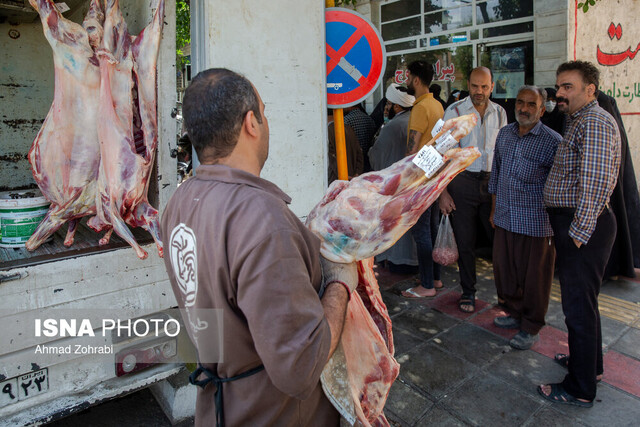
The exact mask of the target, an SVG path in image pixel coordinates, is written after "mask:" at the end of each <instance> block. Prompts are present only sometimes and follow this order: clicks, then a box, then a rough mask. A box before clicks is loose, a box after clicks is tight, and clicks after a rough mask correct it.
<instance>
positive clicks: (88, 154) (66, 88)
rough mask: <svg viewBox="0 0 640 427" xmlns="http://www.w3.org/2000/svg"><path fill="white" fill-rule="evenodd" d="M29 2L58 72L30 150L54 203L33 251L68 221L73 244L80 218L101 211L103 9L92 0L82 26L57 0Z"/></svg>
mask: <svg viewBox="0 0 640 427" xmlns="http://www.w3.org/2000/svg"><path fill="white" fill-rule="evenodd" d="M30 3H31V5H32V6H33V8H34V9H35V10H37V11H38V13H39V15H40V19H41V20H42V26H43V27H44V34H45V37H46V38H47V40H48V41H49V44H50V45H51V47H52V49H53V63H54V72H55V89H54V96H53V104H52V105H51V109H50V110H49V113H48V114H47V117H46V118H45V120H44V123H43V125H42V128H41V129H40V131H39V132H38V135H37V136H36V138H35V140H34V141H33V145H32V147H31V150H29V155H28V157H29V163H31V169H32V172H33V177H34V179H35V181H36V183H37V184H38V187H40V190H41V191H42V194H43V195H44V196H45V197H46V198H47V200H49V201H50V202H51V206H50V208H49V212H48V213H47V215H46V216H45V218H44V219H43V220H42V222H41V223H40V225H39V226H38V227H37V228H36V230H35V231H34V234H33V235H32V236H31V238H30V239H29V240H28V241H27V243H26V248H27V249H28V250H30V251H32V250H35V249H36V248H37V247H39V246H40V245H41V244H42V243H43V242H44V241H45V240H47V238H49V236H51V235H52V234H53V233H55V231H56V230H58V229H59V228H60V227H61V226H62V224H64V223H65V222H67V221H69V228H68V231H67V236H66V238H65V241H64V244H65V245H67V246H69V245H71V244H72V243H73V237H74V233H75V230H76V225H77V221H78V220H79V219H80V218H81V217H83V216H85V215H93V214H95V212H96V210H95V196H96V180H97V177H98V175H97V173H98V168H99V164H100V146H99V144H98V133H97V117H98V105H97V102H96V100H97V99H98V96H99V92H100V69H99V67H98V59H97V57H96V56H95V52H94V49H96V48H97V47H98V46H99V45H100V43H101V41H102V25H103V22H104V13H103V10H102V7H101V5H100V1H99V0H92V1H91V5H90V7H89V12H88V13H87V16H86V18H85V19H84V21H83V23H82V26H81V25H78V24H76V23H74V22H71V21H69V20H67V19H65V18H64V17H63V16H62V14H61V13H60V12H59V11H58V9H57V8H56V7H55V5H54V3H53V1H52V0H30Z"/></svg>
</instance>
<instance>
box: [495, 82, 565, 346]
mask: <svg viewBox="0 0 640 427" xmlns="http://www.w3.org/2000/svg"><path fill="white" fill-rule="evenodd" d="M546 97H547V94H546V92H545V90H544V89H540V88H538V87H536V86H523V87H521V88H520V90H519V91H518V95H517V97H516V106H515V113H516V121H517V123H510V124H508V125H507V126H505V127H503V128H502V129H500V132H499V133H498V137H497V139H496V146H495V149H494V152H493V165H492V167H491V178H490V179H489V193H491V194H492V195H493V196H492V197H493V204H492V209H491V216H490V221H491V225H493V227H494V228H495V235H494V239H493V275H494V277H495V282H496V289H497V290H498V295H501V297H502V298H503V300H504V303H503V305H504V307H505V309H506V311H507V313H508V315H507V316H498V317H496V318H495V319H493V323H494V324H495V325H496V326H498V327H501V328H506V329H519V332H518V333H517V334H516V335H515V336H514V337H513V338H512V339H511V341H509V344H510V345H511V347H513V348H516V349H519V350H527V349H529V348H531V346H532V345H533V344H534V343H535V342H536V341H537V340H538V332H539V331H540V329H542V327H543V326H544V316H545V314H546V313H547V308H548V306H549V294H550V292H551V281H552V280H553V265H554V264H553V263H554V259H555V253H556V252H555V248H554V246H553V237H552V236H553V231H552V230H551V224H550V223H549V216H548V215H547V212H546V210H545V207H544V203H543V200H542V191H543V189H544V183H545V181H546V180H547V176H548V175H549V171H550V170H551V166H552V165H553V159H554V156H555V154H556V149H557V148H558V144H559V142H560V141H562V137H561V136H560V135H559V134H558V133H557V132H556V131H554V130H552V129H550V128H548V127H547V126H545V125H544V124H542V122H541V121H540V116H542V114H543V113H544V111H545V107H544V103H545V101H546Z"/></svg>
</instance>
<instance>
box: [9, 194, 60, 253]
mask: <svg viewBox="0 0 640 427" xmlns="http://www.w3.org/2000/svg"><path fill="white" fill-rule="evenodd" d="M48 210H49V202H48V201H47V199H45V198H44V196H43V195H42V193H41V192H40V190H19V191H4V192H0V247H3V248H21V247H24V244H25V243H26V242H27V240H29V238H30V237H31V235H32V234H33V232H34V231H35V230H36V228H37V227H38V224H40V221H42V219H43V218H44V217H45V215H46V214H47V211H48Z"/></svg>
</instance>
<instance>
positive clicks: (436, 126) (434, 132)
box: [431, 119, 444, 138]
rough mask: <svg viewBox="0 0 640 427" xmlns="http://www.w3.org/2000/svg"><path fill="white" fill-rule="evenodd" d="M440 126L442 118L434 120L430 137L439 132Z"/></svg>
mask: <svg viewBox="0 0 640 427" xmlns="http://www.w3.org/2000/svg"><path fill="white" fill-rule="evenodd" d="M442 126H444V120H442V119H438V121H437V122H436V125H435V126H434V127H433V129H431V137H432V138H433V137H434V136H436V135H437V134H438V132H440V129H442Z"/></svg>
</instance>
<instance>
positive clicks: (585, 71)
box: [556, 61, 600, 94]
mask: <svg viewBox="0 0 640 427" xmlns="http://www.w3.org/2000/svg"><path fill="white" fill-rule="evenodd" d="M566 71H577V72H579V73H580V75H581V76H582V81H583V82H584V84H585V85H590V84H593V85H595V86H596V94H597V93H598V87H599V86H600V70H598V68H597V67H596V66H595V65H593V64H592V63H591V62H589V61H569V62H565V63H563V64H560V66H559V67H558V69H557V70H556V77H557V76H559V75H560V73H564V72H566Z"/></svg>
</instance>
